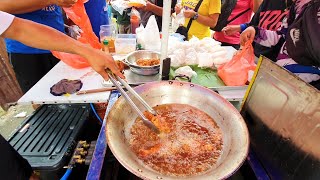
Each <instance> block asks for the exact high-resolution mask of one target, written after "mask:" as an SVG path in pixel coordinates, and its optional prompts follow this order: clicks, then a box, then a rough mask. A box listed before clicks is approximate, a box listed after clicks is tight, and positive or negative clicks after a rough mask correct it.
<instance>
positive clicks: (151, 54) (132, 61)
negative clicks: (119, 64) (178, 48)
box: [125, 50, 160, 76]
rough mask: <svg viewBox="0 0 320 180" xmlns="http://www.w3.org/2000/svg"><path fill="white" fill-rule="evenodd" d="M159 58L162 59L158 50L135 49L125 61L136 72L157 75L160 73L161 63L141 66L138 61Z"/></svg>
mask: <svg viewBox="0 0 320 180" xmlns="http://www.w3.org/2000/svg"><path fill="white" fill-rule="evenodd" d="M157 58H158V59H160V53H158V52H155V51H149V50H139V51H134V52H132V53H130V54H128V55H127V57H126V59H125V63H126V64H128V66H129V67H130V69H131V71H132V72H134V73H136V74H140V75H144V76H150V75H155V74H158V73H159V70H160V65H155V66H139V65H137V63H136V61H137V60H138V59H157Z"/></svg>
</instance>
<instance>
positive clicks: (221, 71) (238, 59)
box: [218, 41, 256, 86]
mask: <svg viewBox="0 0 320 180" xmlns="http://www.w3.org/2000/svg"><path fill="white" fill-rule="evenodd" d="M255 68H256V65H255V63H254V53H253V47H252V42H250V41H248V42H247V43H246V44H245V46H244V47H243V49H242V50H241V51H240V52H238V53H237V54H236V55H234V56H233V58H232V59H231V61H229V62H227V63H226V64H223V65H222V66H220V67H219V68H218V75H219V77H220V78H221V79H222V80H223V82H224V83H225V84H226V85H227V86H243V85H245V84H246V82H247V81H248V73H249V71H250V70H253V71H254V70H255Z"/></svg>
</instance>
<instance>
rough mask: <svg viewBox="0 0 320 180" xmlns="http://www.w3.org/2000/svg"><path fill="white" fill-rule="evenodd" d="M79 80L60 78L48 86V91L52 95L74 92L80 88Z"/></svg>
mask: <svg viewBox="0 0 320 180" xmlns="http://www.w3.org/2000/svg"><path fill="white" fill-rule="evenodd" d="M82 85H83V83H82V82H81V80H79V79H78V80H68V79H62V80H61V81H59V82H58V83H56V84H55V85H53V86H52V87H51V88H50V93H51V94H52V95H54V96H62V95H64V94H74V93H76V92H78V91H79V90H80V89H81V88H82Z"/></svg>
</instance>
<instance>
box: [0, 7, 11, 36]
mask: <svg viewBox="0 0 320 180" xmlns="http://www.w3.org/2000/svg"><path fill="white" fill-rule="evenodd" d="M13 19H14V16H13V15H11V14H8V13H6V12H2V11H0V35H1V34H2V33H3V32H5V31H6V30H7V29H8V28H9V26H10V25H11V23H12V21H13Z"/></svg>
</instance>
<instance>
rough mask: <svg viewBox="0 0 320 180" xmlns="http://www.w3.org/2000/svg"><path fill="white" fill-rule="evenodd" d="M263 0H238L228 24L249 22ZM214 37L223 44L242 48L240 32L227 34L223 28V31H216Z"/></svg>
mask: <svg viewBox="0 0 320 180" xmlns="http://www.w3.org/2000/svg"><path fill="white" fill-rule="evenodd" d="M260 3H261V0H237V1H236V5H235V7H234V8H233V10H232V12H231V14H230V16H229V18H228V21H231V20H232V21H231V22H230V23H229V24H228V25H229V26H231V25H238V24H242V23H246V22H249V21H250V20H251V17H252V14H253V13H254V12H255V11H256V10H257V9H258V8H257V7H259V6H260ZM233 19H234V20H233ZM213 37H214V39H215V40H217V41H220V42H221V43H222V46H233V47H234V48H236V49H239V48H240V33H239V32H235V33H233V34H232V35H227V34H226V33H225V31H224V29H222V31H221V32H215V33H214V35H213Z"/></svg>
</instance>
